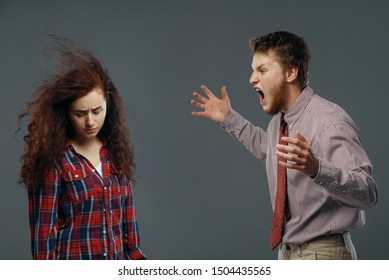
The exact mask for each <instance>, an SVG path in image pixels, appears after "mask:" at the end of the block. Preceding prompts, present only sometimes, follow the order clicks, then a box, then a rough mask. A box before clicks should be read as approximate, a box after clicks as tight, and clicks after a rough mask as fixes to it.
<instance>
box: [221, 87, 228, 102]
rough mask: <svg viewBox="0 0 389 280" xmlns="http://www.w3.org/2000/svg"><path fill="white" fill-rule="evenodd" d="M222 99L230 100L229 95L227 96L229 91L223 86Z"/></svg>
mask: <svg viewBox="0 0 389 280" xmlns="http://www.w3.org/2000/svg"><path fill="white" fill-rule="evenodd" d="M221 91H222V99H223V100H225V99H227V98H228V95H227V89H226V86H222V90H221Z"/></svg>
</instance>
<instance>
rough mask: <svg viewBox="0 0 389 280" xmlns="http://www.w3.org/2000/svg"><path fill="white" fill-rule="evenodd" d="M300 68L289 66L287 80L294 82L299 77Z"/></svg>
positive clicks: (286, 74)
mask: <svg viewBox="0 0 389 280" xmlns="http://www.w3.org/2000/svg"><path fill="white" fill-rule="evenodd" d="M298 72H299V70H298V68H297V67H294V66H293V67H289V68H288V70H286V73H285V76H286V81H287V82H289V83H293V82H294V81H296V79H297V75H298Z"/></svg>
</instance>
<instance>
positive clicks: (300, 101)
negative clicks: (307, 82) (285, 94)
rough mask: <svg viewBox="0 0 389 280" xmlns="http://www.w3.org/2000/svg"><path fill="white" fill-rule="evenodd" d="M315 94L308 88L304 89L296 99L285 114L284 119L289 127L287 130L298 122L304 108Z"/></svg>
mask: <svg viewBox="0 0 389 280" xmlns="http://www.w3.org/2000/svg"><path fill="white" fill-rule="evenodd" d="M314 95H315V94H314V93H313V90H312V89H311V88H310V87H308V86H307V87H305V88H304V90H303V91H302V92H301V94H300V96H299V97H298V98H297V99H296V101H295V102H294V103H293V105H292V106H290V108H289V109H288V111H286V112H285V115H284V119H285V121H286V123H287V124H288V126H289V129H290V128H291V127H292V126H293V124H294V123H295V122H296V121H297V120H298V118H299V117H300V116H301V114H302V113H303V111H304V109H305V107H306V106H307V105H308V103H309V101H310V100H311V99H312V97H313V96H314Z"/></svg>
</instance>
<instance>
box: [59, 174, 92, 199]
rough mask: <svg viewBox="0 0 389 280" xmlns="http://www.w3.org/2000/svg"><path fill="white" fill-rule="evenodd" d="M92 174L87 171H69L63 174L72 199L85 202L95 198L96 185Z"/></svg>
mask: <svg viewBox="0 0 389 280" xmlns="http://www.w3.org/2000/svg"><path fill="white" fill-rule="evenodd" d="M91 173H92V172H91V171H87V170H69V171H65V172H64V173H63V179H64V181H65V184H66V189H67V192H68V194H69V197H70V199H71V200H72V201H73V202H78V203H80V202H83V201H85V200H88V199H90V198H92V197H93V196H94V190H95V187H94V185H95V183H94V180H93V176H91V175H92V174H91Z"/></svg>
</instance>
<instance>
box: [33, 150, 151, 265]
mask: <svg viewBox="0 0 389 280" xmlns="http://www.w3.org/2000/svg"><path fill="white" fill-rule="evenodd" d="M108 154H109V153H108V150H107V147H106V146H105V145H104V146H103V147H102V148H101V150H100V158H101V161H102V171H103V176H101V175H100V174H99V173H98V172H97V171H96V170H95V169H94V167H93V166H92V164H91V163H90V162H89V161H88V160H87V159H86V158H85V157H83V156H82V155H80V154H78V153H77V152H76V151H75V150H74V149H73V147H72V146H71V145H67V147H66V150H65V153H64V155H63V157H62V159H61V161H60V162H59V163H58V164H56V165H55V167H54V168H53V169H52V170H50V171H49V172H47V174H46V176H45V179H44V185H43V186H42V187H40V188H38V189H37V190H33V189H30V190H29V193H28V200H29V219H30V233H31V249H32V256H33V259H145V258H146V257H145V255H144V254H143V253H142V250H141V248H140V244H139V233H138V226H137V221H136V218H135V207H134V202H133V195H132V185H131V182H130V181H129V180H128V178H127V177H126V176H124V175H120V174H118V172H116V170H115V169H114V168H113V166H112V164H111V162H110V160H109V156H108Z"/></svg>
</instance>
